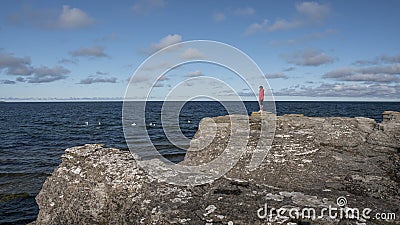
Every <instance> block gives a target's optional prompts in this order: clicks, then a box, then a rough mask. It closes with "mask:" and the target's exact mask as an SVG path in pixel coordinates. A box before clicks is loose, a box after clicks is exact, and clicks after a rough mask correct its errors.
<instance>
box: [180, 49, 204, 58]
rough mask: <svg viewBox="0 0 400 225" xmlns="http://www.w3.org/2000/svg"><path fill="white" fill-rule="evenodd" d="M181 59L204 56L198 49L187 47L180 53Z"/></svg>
mask: <svg viewBox="0 0 400 225" xmlns="http://www.w3.org/2000/svg"><path fill="white" fill-rule="evenodd" d="M181 58H183V59H201V58H204V54H203V53H202V52H200V50H198V49H195V48H188V49H186V50H185V51H184V52H183V53H182V54H181Z"/></svg>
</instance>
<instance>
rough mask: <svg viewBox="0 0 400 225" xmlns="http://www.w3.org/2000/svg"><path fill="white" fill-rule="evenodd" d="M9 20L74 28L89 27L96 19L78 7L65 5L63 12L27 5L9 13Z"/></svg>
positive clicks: (43, 26) (14, 22) (44, 26)
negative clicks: (18, 10)
mask: <svg viewBox="0 0 400 225" xmlns="http://www.w3.org/2000/svg"><path fill="white" fill-rule="evenodd" d="M8 19H9V22H11V23H12V24H15V25H27V26H34V27H39V28H45V29H56V28H60V29H74V28H83V27H88V26H91V25H92V24H94V22H95V20H94V19H93V18H91V17H90V16H89V15H88V14H87V13H86V12H84V11H83V10H81V9H78V8H71V7H70V6H68V5H63V7H62V10H61V12H60V11H57V10H54V9H45V8H40V9H36V8H32V7H30V6H27V5H25V6H24V7H23V8H22V10H21V11H20V12H16V13H14V14H11V15H9V17H8Z"/></svg>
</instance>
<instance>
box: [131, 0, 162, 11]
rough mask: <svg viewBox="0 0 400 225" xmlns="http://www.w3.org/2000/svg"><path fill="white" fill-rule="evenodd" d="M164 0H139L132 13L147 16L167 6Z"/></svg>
mask: <svg viewBox="0 0 400 225" xmlns="http://www.w3.org/2000/svg"><path fill="white" fill-rule="evenodd" d="M165 4H166V3H165V1H164V0H139V1H136V2H135V4H133V6H132V11H133V12H135V13H138V14H147V13H149V12H151V11H153V10H155V9H159V8H163V7H164V6H165Z"/></svg>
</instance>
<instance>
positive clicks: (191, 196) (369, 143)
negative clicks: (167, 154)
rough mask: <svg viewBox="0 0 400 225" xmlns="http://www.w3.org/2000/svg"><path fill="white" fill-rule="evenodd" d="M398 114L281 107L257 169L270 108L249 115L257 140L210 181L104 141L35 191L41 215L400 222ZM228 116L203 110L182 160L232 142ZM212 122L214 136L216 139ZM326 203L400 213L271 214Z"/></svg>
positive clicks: (66, 161) (164, 220)
mask: <svg viewBox="0 0 400 225" xmlns="http://www.w3.org/2000/svg"><path fill="white" fill-rule="evenodd" d="M399 115H400V113H399V112H390V111H385V112H384V113H383V120H382V123H376V122H375V121H374V120H372V119H369V118H362V117H357V118H343V117H326V118H320V117H305V116H301V115H284V116H278V117H277V119H276V123H275V125H276V130H275V134H274V139H273V142H272V147H271V149H269V153H268V155H267V157H266V158H265V159H264V161H263V162H262V164H261V165H260V166H259V167H257V168H256V169H254V170H250V169H249V168H248V164H249V162H250V159H251V157H252V155H253V153H254V152H255V151H256V148H257V144H258V143H259V142H260V141H263V140H260V128H261V125H260V116H262V115H254V116H249V120H248V121H249V125H250V128H251V129H250V134H249V137H248V140H249V142H248V143H247V147H246V149H245V151H244V153H243V155H242V156H241V158H240V160H239V161H238V163H237V164H236V165H235V166H234V168H233V169H232V170H230V171H229V172H228V173H226V174H225V175H224V176H223V177H221V178H219V179H217V180H215V181H214V182H212V183H209V184H204V185H199V186H192V187H185V186H175V185H171V184H167V183H163V182H159V181H158V180H157V179H154V178H153V177H150V176H149V175H147V173H146V171H144V170H143V169H142V168H140V167H139V166H138V164H137V163H136V161H135V159H134V157H133V156H132V154H131V153H130V152H123V151H120V150H118V149H113V148H105V147H104V146H102V145H96V144H94V145H85V146H78V147H72V148H69V149H67V150H66V151H65V154H64V155H63V156H62V163H61V164H60V165H59V166H58V167H57V168H56V170H55V171H54V172H53V174H52V175H51V176H50V177H48V178H47V180H46V182H45V183H44V185H43V188H42V190H41V192H40V193H39V195H38V196H37V197H36V200H37V203H38V205H39V209H40V212H39V215H38V219H37V221H36V224H266V223H267V222H271V223H272V224H276V223H283V224H287V223H289V222H290V223H294V224H296V223H300V222H303V223H306V222H311V224H356V223H367V224H382V223H386V222H387V223H399V222H400V197H399V196H400V195H399V194H400V193H399V192H400V191H399V190H400V156H399V151H400V150H399V149H400V116H399ZM230 119H231V118H230V116H223V117H216V118H207V119H203V120H202V121H201V124H200V129H199V131H198V132H197V133H196V135H195V136H194V138H193V140H192V142H191V146H190V148H189V150H188V152H187V154H186V156H185V160H184V161H183V162H182V163H181V164H182V165H191V166H193V165H199V164H202V163H207V162H210V161H212V160H213V159H215V158H216V157H218V156H219V155H220V154H221V153H222V152H223V151H224V148H225V146H226V143H228V142H229V136H230V135H229V134H230V133H229V130H230V127H229V126H230V125H229V124H230ZM211 131H213V132H215V134H216V135H215V136H211V140H210V132H211ZM261 139H262V138H261ZM235 141H237V140H235ZM339 197H343V198H344V199H343V198H342V199H341V200H346V202H347V204H346V205H345V206H341V202H339ZM328 207H336V208H337V209H342V208H343V209H345V207H348V208H351V209H354V208H357V209H359V210H360V211H361V210H363V209H365V208H371V210H372V211H371V213H370V215H371V216H373V215H374V214H375V213H379V212H380V213H382V212H385V213H395V215H396V216H397V218H396V219H395V220H388V221H382V220H376V219H372V218H358V219H354V218H353V219H349V218H339V217H338V216H337V217H336V218H331V217H329V216H328V215H326V216H323V217H322V218H304V215H303V216H299V217H298V218H292V217H290V216H289V215H288V213H287V212H286V214H284V215H282V216H277V215H276V213H275V214H272V216H271V218H269V217H268V216H267V217H263V216H264V215H268V214H266V213H267V212H271V210H272V208H275V209H278V208H287V209H298V210H299V211H301V209H304V208H313V209H314V210H315V211H316V212H317V213H318V212H321V210H322V209H324V208H328ZM268 210H269V211H268ZM272 211H273V210H272Z"/></svg>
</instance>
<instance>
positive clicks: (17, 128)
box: [0, 102, 400, 224]
mask: <svg viewBox="0 0 400 225" xmlns="http://www.w3.org/2000/svg"><path fill="white" fill-rule="evenodd" d="M245 105H246V108H247V111H248V113H250V112H252V111H257V110H258V105H257V102H246V103H245ZM161 107H162V102H149V103H147V105H146V114H145V115H146V124H147V125H148V133H149V136H150V138H151V140H152V141H153V143H154V145H155V146H156V148H157V149H158V150H159V152H160V153H161V154H163V155H164V156H165V157H166V158H168V159H169V160H171V161H173V162H179V161H181V160H182V159H183V157H184V154H185V151H184V150H182V149H179V148H176V147H174V146H173V145H172V144H171V143H169V142H168V141H167V140H166V137H165V134H164V132H163V130H162V127H161V123H160V110H161ZM276 110H277V114H278V115H282V114H288V113H302V114H304V115H306V116H346V117H356V116H364V117H370V118H373V119H375V120H376V121H378V122H380V121H381V114H382V112H383V111H385V110H394V111H400V103H396V102H390V103H389V102H276ZM121 114H122V102H68V103H67V102H63V103H0V137H1V141H0V223H15V224H24V223H27V222H30V221H33V220H35V218H36V216H37V213H38V207H37V204H36V202H35V196H36V195H37V193H38V192H39V191H40V188H41V186H42V184H43V182H44V180H45V179H46V177H47V176H49V175H50V174H51V172H52V171H53V170H54V168H55V167H56V166H58V165H59V163H60V162H61V159H60V156H61V155H62V154H63V152H64V150H65V149H66V148H68V147H72V146H77V145H83V144H86V143H104V144H106V146H107V147H116V148H120V149H124V150H127V146H126V142H125V139H124V134H123V130H122V122H121ZM226 114H227V111H226V110H225V109H224V107H223V106H222V105H221V104H219V103H217V102H189V103H187V104H185V105H184V107H183V108H182V110H181V111H180V114H179V125H180V128H181V130H182V133H183V134H184V135H185V136H186V137H189V138H191V137H193V135H194V134H195V132H196V131H197V128H198V123H199V121H200V120H201V119H202V118H204V117H214V116H221V115H226ZM150 124H151V125H150Z"/></svg>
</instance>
